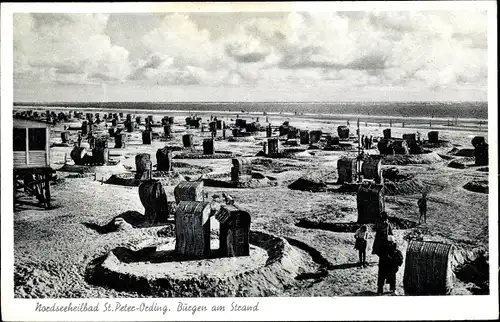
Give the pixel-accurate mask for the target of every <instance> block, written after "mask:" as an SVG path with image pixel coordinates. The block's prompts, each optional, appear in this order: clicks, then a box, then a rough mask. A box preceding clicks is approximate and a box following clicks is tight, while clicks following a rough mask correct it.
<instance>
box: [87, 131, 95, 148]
mask: <svg viewBox="0 0 500 322" xmlns="http://www.w3.org/2000/svg"><path fill="white" fill-rule="evenodd" d="M88 142H89V145H90V148H91V149H93V148H95V138H94V135H93V134H92V131H90V132H89V135H88Z"/></svg>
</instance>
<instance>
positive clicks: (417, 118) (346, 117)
mask: <svg viewBox="0 0 500 322" xmlns="http://www.w3.org/2000/svg"><path fill="white" fill-rule="evenodd" d="M47 108H50V109H53V110H57V111H60V110H80V109H81V110H90V111H96V112H103V113H104V112H117V111H119V112H123V113H130V114H132V113H133V114H139V115H142V114H147V113H151V114H155V115H156V114H165V113H175V114H188V115H192V114H202V115H204V114H214V115H217V114H220V115H235V116H236V115H240V116H243V117H244V115H251V116H255V117H264V116H266V115H264V114H263V112H247V111H245V112H241V111H230V110H218V111H217V110H171V109H133V108H109V107H102V108H100V107H78V106H76V107H70V106H31V105H29V106H28V105H26V106H24V105H23V106H14V107H13V109H32V110H46V109H47ZM266 113H267V116H278V117H285V118H286V117H297V118H307V117H311V118H314V119H316V118H320V119H322V118H324V117H329V119H341V120H351V119H353V122H356V121H357V119H358V118H359V119H360V122H365V120H373V119H380V120H394V121H396V120H402V119H404V120H411V121H421V122H419V123H418V124H426V123H428V122H429V120H432V121H433V122H434V121H435V122H447V121H450V120H452V118H450V117H448V118H446V117H422V116H394V115H362V114H340V113H339V114H333V113H301V114H295V113H292V112H266ZM315 117H316V118H315ZM458 120H459V121H461V122H470V123H478V124H479V123H481V124H483V125H488V119H484V118H458ZM408 124H411V123H408Z"/></svg>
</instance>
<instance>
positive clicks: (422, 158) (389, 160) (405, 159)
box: [382, 152, 443, 165]
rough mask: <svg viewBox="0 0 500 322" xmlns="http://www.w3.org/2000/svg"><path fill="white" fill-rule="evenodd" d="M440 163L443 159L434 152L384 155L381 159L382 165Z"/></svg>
mask: <svg viewBox="0 0 500 322" xmlns="http://www.w3.org/2000/svg"><path fill="white" fill-rule="evenodd" d="M441 161H443V159H442V158H441V157H440V156H439V155H438V154H437V153H436V152H429V153H422V154H394V155H384V156H383V158H382V164H384V165H408V164H432V163H437V162H441Z"/></svg>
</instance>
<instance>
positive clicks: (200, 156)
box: [173, 151, 236, 159]
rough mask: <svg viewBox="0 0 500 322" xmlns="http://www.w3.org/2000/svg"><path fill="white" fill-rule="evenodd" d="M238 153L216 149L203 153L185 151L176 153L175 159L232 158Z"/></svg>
mask: <svg viewBox="0 0 500 322" xmlns="http://www.w3.org/2000/svg"><path fill="white" fill-rule="evenodd" d="M235 156H236V154H233V153H231V152H226V151H216V152H215V153H214V154H203V152H202V151H184V152H181V153H178V154H176V155H174V157H173V159H231V158H234V157H235Z"/></svg>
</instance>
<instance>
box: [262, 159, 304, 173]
mask: <svg viewBox="0 0 500 322" xmlns="http://www.w3.org/2000/svg"><path fill="white" fill-rule="evenodd" d="M307 167H308V166H307V164H303V163H300V162H299V161H294V160H291V161H287V160H279V159H269V158H256V159H254V160H252V169H253V170H256V171H262V172H267V171H269V172H273V173H281V172H285V171H296V170H303V169H306V168H307Z"/></svg>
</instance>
